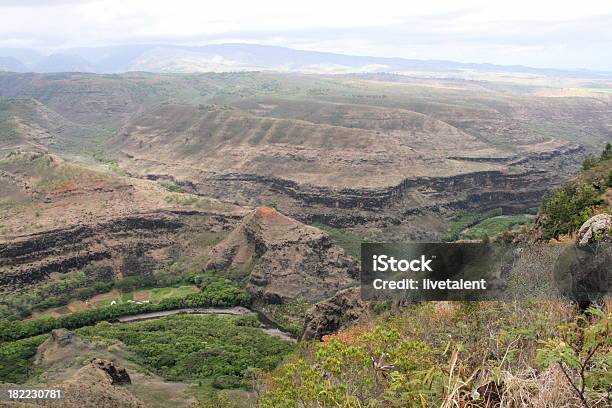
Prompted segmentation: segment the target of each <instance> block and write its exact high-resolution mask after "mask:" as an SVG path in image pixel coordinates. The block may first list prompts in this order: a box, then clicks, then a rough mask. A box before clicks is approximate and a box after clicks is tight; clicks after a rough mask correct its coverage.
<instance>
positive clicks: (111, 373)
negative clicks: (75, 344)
mask: <svg viewBox="0 0 612 408" xmlns="http://www.w3.org/2000/svg"><path fill="white" fill-rule="evenodd" d="M90 364H91V366H92V367H95V368H97V369H99V370H102V371H104V372H105V373H106V375H107V376H108V378H109V380H110V383H111V384H112V385H125V384H131V383H132V380H131V379H130V376H129V374H128V372H127V370H126V369H125V368H123V367H120V366H118V365H116V364H115V363H113V362H112V361H108V360H103V359H101V358H96V359H93V360H92V361H91V363H90Z"/></svg>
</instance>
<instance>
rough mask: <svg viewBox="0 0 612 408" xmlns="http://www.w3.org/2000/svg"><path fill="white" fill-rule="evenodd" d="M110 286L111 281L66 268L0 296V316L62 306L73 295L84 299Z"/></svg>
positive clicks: (25, 313) (29, 312)
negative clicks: (22, 289)
mask: <svg viewBox="0 0 612 408" xmlns="http://www.w3.org/2000/svg"><path fill="white" fill-rule="evenodd" d="M111 287H112V281H110V282H109V281H106V282H104V281H96V279H95V278H93V277H92V278H88V277H87V274H86V273H85V272H83V271H72V272H68V273H65V274H62V275H61V276H60V277H58V278H57V279H52V280H49V281H47V282H44V283H43V284H40V285H36V286H34V287H31V288H29V289H28V290H24V291H20V292H17V293H14V294H10V295H5V296H2V298H1V299H0V317H2V318H14V317H17V318H25V317H28V316H30V315H31V314H32V312H35V311H42V310H45V309H48V308H51V307H57V306H63V305H65V304H67V303H69V302H70V301H72V300H75V299H79V300H85V299H87V298H89V297H91V296H93V295H95V294H97V293H102V292H106V291H108V290H110V289H111Z"/></svg>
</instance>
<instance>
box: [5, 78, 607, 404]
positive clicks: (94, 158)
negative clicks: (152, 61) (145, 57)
mask: <svg viewBox="0 0 612 408" xmlns="http://www.w3.org/2000/svg"><path fill="white" fill-rule="evenodd" d="M527 88H528V89H529V90H528V91H524V90H523V88H521V87H518V88H516V89H515V88H512V87H511V86H510V85H507V84H506V85H504V86H501V85H500V86H499V87H498V88H496V87H495V86H485V85H477V84H474V83H470V82H469V81H468V82H462V81H459V82H456V81H444V80H438V81H429V82H427V81H425V82H424V83H421V84H418V85H417V84H415V83H412V82H409V81H408V82H403V81H399V80H394V81H391V80H389V78H386V77H383V78H358V77H353V76H347V77H325V76H294V77H293V76H284V75H273V74H266V73H242V74H201V75H162V74H159V75H157V74H156V75H154V74H141V73H133V74H124V75H89V74H47V75H40V74H0V119H1V121H0V154H1V156H0V294H9V293H15V292H18V291H21V292H23V291H27V289H28V288H30V287H33V286H35V285H40V284H42V283H44V282H47V281H49V280H50V279H52V278H53V276H54V274H64V273H67V272H70V271H75V270H82V271H84V272H85V273H86V274H87V275H88V278H89V279H91V280H92V281H99V282H103V281H112V279H113V278H124V277H129V276H133V275H143V274H148V273H150V272H151V271H152V270H154V269H155V268H157V267H159V266H160V265H166V264H169V263H171V262H176V263H177V264H178V265H180V267H181V268H184V270H192V271H193V270H195V271H198V272H201V271H204V270H214V271H217V272H218V273H221V274H226V275H227V276H231V277H232V278H234V279H239V280H241V281H242V282H244V283H245V285H246V289H247V291H248V292H249V294H251V295H252V297H253V299H254V301H255V302H254V305H255V306H256V307H258V308H261V310H263V311H265V312H270V311H275V310H276V311H278V310H281V313H285V314H286V315H287V316H285V317H287V320H288V321H291V322H293V323H294V322H299V323H300V324H302V325H303V331H302V333H303V338H321V337H322V336H324V335H326V334H329V333H331V332H333V331H335V330H337V329H338V328H339V327H341V326H342V325H343V324H344V323H345V322H346V321H350V320H354V319H356V318H358V317H359V316H360V315H361V314H363V313H364V305H363V304H362V302H361V301H360V299H359V296H358V292H357V291H356V290H355V289H354V288H352V287H354V286H355V285H356V284H357V278H358V262H357V260H356V259H353V258H352V257H350V256H349V255H347V252H346V251H345V249H344V248H343V247H341V246H340V245H339V242H338V241H336V240H334V239H332V237H331V236H330V234H328V233H327V232H324V231H322V230H321V229H319V228H316V227H315V226H312V224H316V223H318V224H324V225H326V226H331V227H336V228H340V229H343V231H344V229H348V230H350V231H352V232H358V233H359V234H361V236H365V237H368V238H372V239H386V240H407V239H418V240H427V239H438V238H439V237H440V235H441V234H442V233H444V232H445V231H446V229H447V227H448V225H449V219H450V218H451V217H452V216H454V215H456V214H457V213H458V212H461V211H463V212H468V213H472V212H473V213H480V212H484V211H486V210H490V209H495V208H502V209H503V210H504V212H505V213H507V214H512V213H516V214H520V213H524V212H525V211H526V210H527V209H529V208H531V207H534V206H536V205H537V203H539V201H540V199H541V197H542V196H543V194H545V193H546V192H547V191H549V190H550V189H552V188H554V187H555V186H557V185H559V184H561V183H562V182H564V181H566V180H567V179H568V178H569V175H570V174H572V173H573V172H574V171H575V169H576V168H577V166H578V165H579V163H580V162H581V161H582V159H583V158H584V157H585V156H586V155H587V154H589V153H591V152H594V151H598V150H600V147H601V144H602V142H604V141H608V140H610V139H612V110H611V108H610V99H609V98H608V97H606V96H601V97H600V96H592V95H590V94H589V96H588V97H586V96H585V97H576V96H557V97H554V98H553V97H547V96H546V97H545V96H541V95H542V93H541V92H543V90H542V88H540V87H538V86H533V87H527ZM604 95H605V94H604ZM273 207H275V208H273ZM308 224H311V225H308ZM184 270H183V269H182V270H181V271H179V273H182V272H183V271H184ZM135 299H136V300H144V299H145V297H144V296H140V295H137V296H136V297H135ZM286 306H292V307H293V306H295V310H291V311H289V310H285V309H283V307H286ZM275 308H277V309H275ZM296 310H297V311H296ZM272 317H274V318H276V317H277V316H272ZM62 339H64V340H62ZM66 339H67V340H66ZM79 341H80V340H78V339H74V338H72V337H70V334H66V333H56V334H55V335H54V336H51V339H50V340H49V341H48V342H47V343H45V344H44V345H43V346H44V347H43V346H41V349H39V352H38V356H37V362H38V363H37V364H43V365H44V364H47V366H48V367H47V368H49V367H53V368H54V370H57V372H58V373H59V374H58V376H57V377H56V378H53V379H49V382H55V383H57V384H61V387H64V388H65V389H71V390H78V392H76V393H72V394H73V395H79V397H78V398H80V400H77V401H67V402H66V404H67V405H65V406H70V407H72V406H79V405H78V404H79V401H89V400H88V398H89V396H90V395H98V396H99V395H104V396H106V395H108V398H106V397H104V398H103V399H104V400H105V401H106V405H100V406H126V407H128V406H129V407H140V406H143V404H145V405H146V406H158V405H155V401H154V399H152V398H151V397H150V395H151V393H154V391H152V390H150V389H148V388H147V387H149V386H153V385H154V386H155V387H159V388H160V389H161V388H164V387H173V386H177V385H176V384H166V383H165V382H164V381H163V380H162V379H159V378H154V379H151V378H149V379H146V380H143V383H141V384H144V385H142V387H141V388H139V386H138V384H139V382H138V379H139V378H140V379H142V376H144V374H141V373H135V374H133V372H132V371H131V370H129V376H131V383H132V385H129V384H127V383H123V384H116V383H115V381H116V378H114V377H113V375H114V374H110V372H113V373H115V372H116V371H117V370H119V371H121V370H120V368H116V367H114V366H113V367H112V368H111V367H110V366H109V364H107V363H106V362H104V361H98V362H96V361H93V362H91V363H90V364H87V365H85V366H83V365H82V364H76V363H75V365H74V366H72V365H71V366H69V367H55V366H54V365H53V364H55V362H51V361H50V360H49V359H50V358H51V357H49V356H50V353H46V352H45V350H48V349H53V350H55V352H54V353H55V354H58V355H61V353H60V351H61V350H60V349H61V348H62V347H68V348H67V349H65V350H70V353H72V352H73V351H74V350H73V349H74V348H78V349H79V353H81V354H83V355H88V354H87V353H89V352H95V353H96V357H100V358H109V359H111V360H113V361H120V362H125V361H126V359H125V356H124V355H122V354H121V352H120V351H117V350H120V349H121V345H118V346H117V347H116V348H110V347H109V348H108V349H107V350H102V349H101V348H100V346H99V345H95V344H84V343H83V344H81V343H79ZM64 343H65V344H64ZM56 349H57V350H56ZM65 350H64V351H65ZM92 350H93V351H92ZM109 350H110V351H109ZM113 350H114V351H117V353H115V352H114V351H113ZM109 353H110V354H111V355H110V356H109V355H108V354H109ZM105 356H106V357H105ZM58 364H59V363H58ZM126 364H127V363H126ZM77 366H78V367H81V368H78V371H77ZM128 368H129V367H128ZM51 371H52V372H53V370H51ZM126 375H127V374H126ZM121 376H123V374H121ZM85 383H86V384H85ZM151 384H153V385H151ZM130 387H131V388H130ZM125 389H130V390H131V391H130V392H129V393H128V392H127V391H125V392H124V391H122V390H125ZM109 390H110V391H109ZM147 396H148V397H147ZM147 398H149V400H147V401H145V402H143V401H144V400H145V399H147ZM116 399H119V400H120V402H117V401H118V400H116ZM179 402H180V404H187V403H189V402H190V401H179ZM71 404H72V405H71ZM92 404H93V403H92ZM113 404H114V405H113ZM177 404H179V403H177ZM180 404H179V405H180ZM24 406H25V405H24ZM84 406H87V404H85V405H84ZM90 406H93V405H91V404H90Z"/></svg>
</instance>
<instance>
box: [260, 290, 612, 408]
mask: <svg viewBox="0 0 612 408" xmlns="http://www.w3.org/2000/svg"><path fill="white" fill-rule="evenodd" d="M395 312H396V313H393V314H394V316H393V317H388V318H387V319H385V320H382V321H381V320H379V321H377V322H376V324H375V326H374V327H371V328H370V327H368V328H359V327H357V328H352V329H348V330H346V331H344V332H340V333H338V334H335V335H331V336H326V337H324V338H323V342H321V343H318V342H317V343H314V342H313V343H306V344H302V345H301V348H299V349H298V350H297V353H296V354H295V355H293V356H292V357H290V358H289V359H288V360H287V361H286V362H285V363H283V364H282V365H281V366H280V367H279V368H277V369H276V370H275V371H274V372H273V373H271V374H268V375H265V374H264V375H262V377H261V379H260V382H261V383H262V384H264V385H263V387H264V393H263V395H262V396H261V398H260V401H259V402H260V404H261V406H263V407H303V408H310V407H313V408H314V407H331V406H334V407H426V406H427V407H429V406H431V407H438V406H442V407H454V406H457V407H485V406H500V404H499V402H498V403H495V402H494V401H491V400H490V398H498V399H497V401H500V400H505V401H507V402H506V404H505V405H503V404H501V406H504V407H510V406H515V405H512V401H517V398H518V401H530V400H532V399H535V398H536V397H538V398H539V397H540V395H539V394H538V393H539V392H540V391H541V392H542V393H543V394H546V395H551V392H550V383H546V382H545V381H546V380H545V379H544V380H540V379H539V377H538V375H540V374H537V373H534V370H533V367H534V365H535V361H534V360H535V355H536V354H537V350H538V348H540V347H541V343H540V342H541V341H543V340H545V339H554V338H556V336H558V334H559V329H558V326H559V324H563V323H565V322H566V321H567V320H569V319H570V316H572V315H574V313H575V310H574V309H572V308H569V307H567V306H565V305H563V304H560V303H553V302H550V303H548V302H523V303H511V302H483V303H477V302H465V303H463V302H455V303H447V304H432V303H427V304H420V305H414V306H412V307H409V308H402V309H401V312H402V313H397V312H399V310H396V311H395ZM431 322H435V324H431ZM595 330H596V331H598V333H600V335H599V338H600V339H601V338H602V337H601V327H600V328H599V329H595ZM542 375H543V376H544V377H545V375H546V374H542ZM600 377H601V376H600ZM515 378H518V379H520V381H521V382H520V383H519V382H516V383H512V381H514V379H515ZM523 378H529V379H530V380H529V381H525V380H523ZM506 381H507V383H506ZM484 384H489V385H490V388H493V389H496V390H497V391H496V392H497V395H496V396H493V397H491V395H487V394H486V392H485V390H483V389H482V388H481V386H482V385H484ZM555 386H557V384H555ZM558 386H559V387H565V388H564V389H563V391H564V392H565V391H567V390H569V386H567V385H566V384H560V385H558ZM552 394H554V392H553V393H552ZM542 398H546V396H542V397H541V398H540V402H541V403H542V406H557V405H554V403H550V402H546V401H545V400H543V399H542ZM487 400H488V401H487ZM516 406H520V405H516ZM568 406H569V405H568Z"/></svg>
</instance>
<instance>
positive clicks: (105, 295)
mask: <svg viewBox="0 0 612 408" xmlns="http://www.w3.org/2000/svg"><path fill="white" fill-rule="evenodd" d="M119 295H120V292H119V291H118V290H117V289H113V290H111V291H110V292H107V293H101V294H99V295H96V296H94V297H92V298H91V299H89V300H90V301H91V302H92V303H97V302H99V301H101V300H103V299H108V298H111V297H115V296H119Z"/></svg>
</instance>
